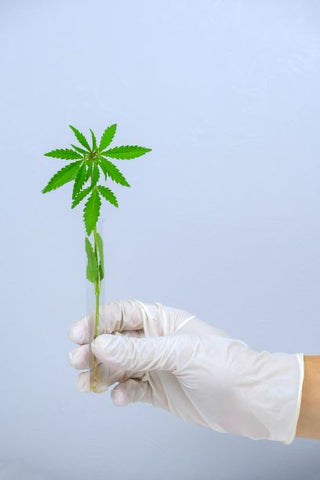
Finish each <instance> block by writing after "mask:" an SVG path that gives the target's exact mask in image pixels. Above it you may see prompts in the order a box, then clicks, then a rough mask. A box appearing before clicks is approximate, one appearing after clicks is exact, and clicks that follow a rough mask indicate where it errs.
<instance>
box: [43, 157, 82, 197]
mask: <svg viewBox="0 0 320 480" xmlns="http://www.w3.org/2000/svg"><path fill="white" fill-rule="evenodd" d="M80 164H81V161H78V162H72V163H69V164H68V165H66V166H65V167H63V168H61V169H60V170H58V171H57V172H56V173H55V174H54V175H53V177H51V178H50V180H49V182H48V184H47V185H46V186H45V187H44V188H43V190H42V193H46V192H50V191H51V190H55V189H56V188H59V187H62V185H64V184H65V183H68V182H70V181H71V180H73V179H74V178H75V177H76V175H77V173H78V170H79V166H80Z"/></svg>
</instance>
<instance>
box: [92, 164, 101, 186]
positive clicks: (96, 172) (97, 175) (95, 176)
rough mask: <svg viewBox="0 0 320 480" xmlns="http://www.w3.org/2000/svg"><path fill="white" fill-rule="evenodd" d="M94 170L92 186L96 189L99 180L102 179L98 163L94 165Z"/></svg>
mask: <svg viewBox="0 0 320 480" xmlns="http://www.w3.org/2000/svg"><path fill="white" fill-rule="evenodd" d="M92 168H93V170H92V177H91V178H92V181H91V185H92V186H93V187H94V186H95V185H96V184H97V183H98V180H99V178H100V171H99V168H98V165H97V164H96V163H94V164H93V167H92Z"/></svg>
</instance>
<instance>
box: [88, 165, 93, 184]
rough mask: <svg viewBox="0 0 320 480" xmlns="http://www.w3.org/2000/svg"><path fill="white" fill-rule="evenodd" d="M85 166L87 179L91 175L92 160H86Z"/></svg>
mask: <svg viewBox="0 0 320 480" xmlns="http://www.w3.org/2000/svg"><path fill="white" fill-rule="evenodd" d="M87 166H88V169H87V174H86V181H87V180H89V178H90V177H91V173H92V166H93V162H87Z"/></svg>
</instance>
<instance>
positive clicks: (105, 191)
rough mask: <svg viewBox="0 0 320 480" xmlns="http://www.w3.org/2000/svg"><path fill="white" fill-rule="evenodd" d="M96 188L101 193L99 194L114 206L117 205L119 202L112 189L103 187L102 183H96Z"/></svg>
mask: <svg viewBox="0 0 320 480" xmlns="http://www.w3.org/2000/svg"><path fill="white" fill-rule="evenodd" d="M97 188H98V190H99V192H100V193H101V195H103V196H104V198H105V199H106V200H107V201H108V202H110V203H111V204H112V205H114V206H115V207H119V204H118V200H117V198H116V196H115V194H114V193H113V191H112V190H110V188H108V187H103V186H102V185H98V187H97Z"/></svg>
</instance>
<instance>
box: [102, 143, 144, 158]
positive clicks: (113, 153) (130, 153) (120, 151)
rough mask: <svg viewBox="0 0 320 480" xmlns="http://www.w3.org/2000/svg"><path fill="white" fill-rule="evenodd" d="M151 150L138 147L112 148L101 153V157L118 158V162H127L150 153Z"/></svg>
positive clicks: (123, 146)
mask: <svg viewBox="0 0 320 480" xmlns="http://www.w3.org/2000/svg"><path fill="white" fill-rule="evenodd" d="M150 150H151V148H145V147H139V146H138V145H122V146H121V147H114V148H111V149H110V150H106V151H104V152H102V153H101V154H102V155H105V156H106V157H111V158H118V159H119V160H129V159H130V158H136V157H140V156H141V155H144V154H145V153H147V152H150Z"/></svg>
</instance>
